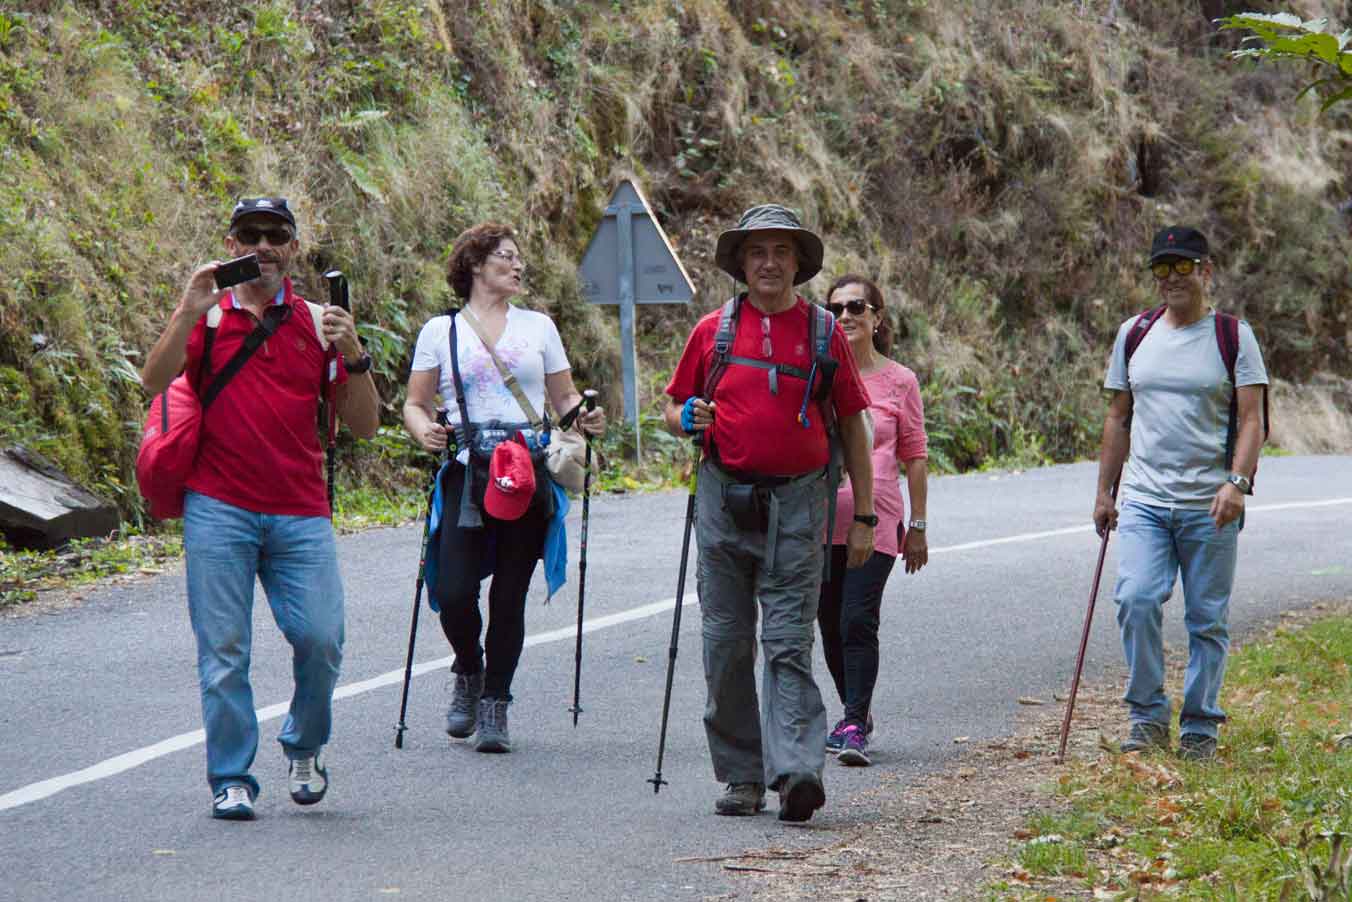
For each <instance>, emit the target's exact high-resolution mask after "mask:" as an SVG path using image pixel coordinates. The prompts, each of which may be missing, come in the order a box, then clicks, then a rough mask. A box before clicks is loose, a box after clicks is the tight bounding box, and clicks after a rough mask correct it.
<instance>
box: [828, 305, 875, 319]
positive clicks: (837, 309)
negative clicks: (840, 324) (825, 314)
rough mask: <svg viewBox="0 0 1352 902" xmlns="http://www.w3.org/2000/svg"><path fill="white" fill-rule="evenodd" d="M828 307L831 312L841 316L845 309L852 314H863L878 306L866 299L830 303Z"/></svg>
mask: <svg viewBox="0 0 1352 902" xmlns="http://www.w3.org/2000/svg"><path fill="white" fill-rule="evenodd" d="M826 309H827V310H829V311H830V312H831V315H832V316H840V314H841V313H843V312H845V311H849V314H850V316H863V315H864V311H865V310H876V309H878V308H876V307H874V306H873V305H872V304H870V303H867V302H866V301H846V302H845V303H843V304H840V303H835V302H831V303H828V304H827V305H826Z"/></svg>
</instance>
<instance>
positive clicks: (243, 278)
mask: <svg viewBox="0 0 1352 902" xmlns="http://www.w3.org/2000/svg"><path fill="white" fill-rule="evenodd" d="M262 274H263V272H262V270H260V269H259V268H258V255H257V254H246V255H245V256H243V257H236V258H235V259H233V260H228V261H226V262H225V263H222V264H221V265H220V266H218V267H216V272H215V273H213V275H214V276H215V277H216V287H217V288H219V289H222V290H224V289H226V288H229V287H230V286H231V285H238V284H240V283H241V282H250V281H252V280H254V279H257V278H258V277H259V276H261V275H262Z"/></svg>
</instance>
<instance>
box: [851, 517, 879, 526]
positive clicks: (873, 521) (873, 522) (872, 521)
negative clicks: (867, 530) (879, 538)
mask: <svg viewBox="0 0 1352 902" xmlns="http://www.w3.org/2000/svg"><path fill="white" fill-rule="evenodd" d="M854 522H856V523H863V524H864V525H865V526H874V527H876V526H877V525H878V515H877V514H855V515H854Z"/></svg>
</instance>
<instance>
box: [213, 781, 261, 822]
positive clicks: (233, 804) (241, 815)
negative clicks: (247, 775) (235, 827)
mask: <svg viewBox="0 0 1352 902" xmlns="http://www.w3.org/2000/svg"><path fill="white" fill-rule="evenodd" d="M211 816H212V817H214V818H216V819H218V820H223V821H251V820H253V819H254V806H253V799H251V798H250V797H249V788H248V787H247V786H244V785H242V784H240V783H232V784H231V785H229V786H227V787H225V788H224V789H222V790H221V791H220V792H218V793H217V794H216V797H215V798H214V799H212V800H211Z"/></svg>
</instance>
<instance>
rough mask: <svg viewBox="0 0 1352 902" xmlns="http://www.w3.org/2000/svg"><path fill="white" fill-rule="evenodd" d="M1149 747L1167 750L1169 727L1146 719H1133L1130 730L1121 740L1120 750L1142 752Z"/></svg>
mask: <svg viewBox="0 0 1352 902" xmlns="http://www.w3.org/2000/svg"><path fill="white" fill-rule="evenodd" d="M1150 749H1162V750H1164V751H1166V752H1167V751H1169V728H1168V727H1167V726H1165V725H1164V724H1162V723H1152V722H1150V721H1147V720H1137V721H1133V722H1132V725H1131V732H1130V733H1128V734H1127V738H1126V739H1123V740H1122V751H1124V752H1142V751H1148V750H1150Z"/></svg>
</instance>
